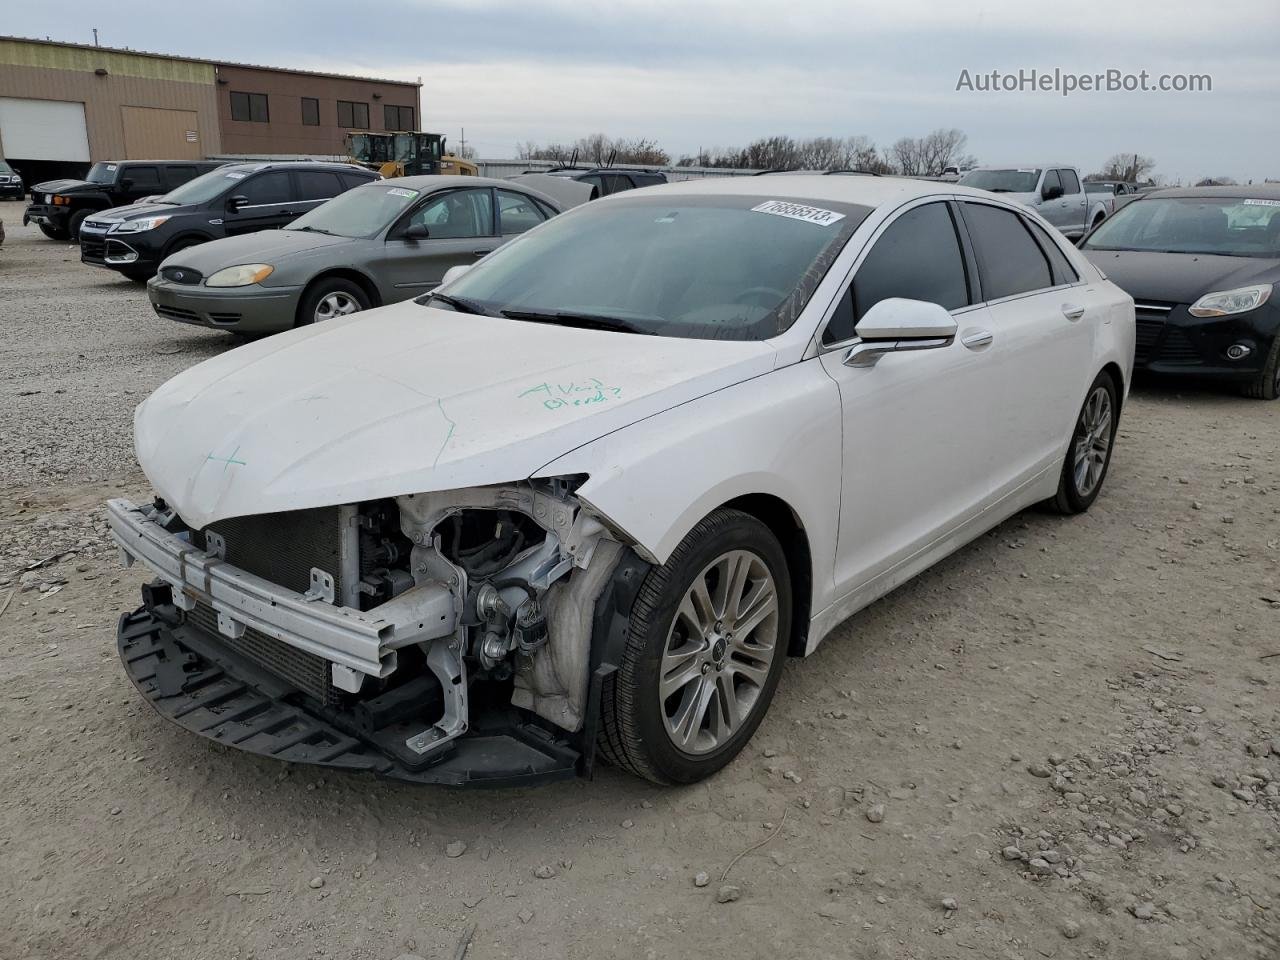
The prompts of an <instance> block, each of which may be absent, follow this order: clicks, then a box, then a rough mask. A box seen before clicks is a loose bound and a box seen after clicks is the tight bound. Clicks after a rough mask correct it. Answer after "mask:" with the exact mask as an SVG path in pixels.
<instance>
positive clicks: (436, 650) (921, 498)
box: [108, 176, 1133, 785]
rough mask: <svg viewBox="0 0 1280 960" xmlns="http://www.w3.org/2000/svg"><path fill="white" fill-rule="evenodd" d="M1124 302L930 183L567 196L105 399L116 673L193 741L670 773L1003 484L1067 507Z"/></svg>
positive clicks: (1095, 471)
mask: <svg viewBox="0 0 1280 960" xmlns="http://www.w3.org/2000/svg"><path fill="white" fill-rule="evenodd" d="M1132 362H1133V301H1132V300H1131V299H1130V298H1129V297H1128V296H1127V295H1126V294H1125V293H1123V292H1122V291H1121V290H1119V289H1118V288H1116V287H1115V286H1113V285H1112V284H1111V283H1109V282H1107V281H1106V280H1105V279H1103V277H1102V275H1101V274H1100V273H1099V272H1098V271H1097V269H1096V268H1094V267H1093V266H1092V265H1091V264H1090V263H1089V262H1088V261H1087V260H1085V259H1084V257H1083V256H1081V254H1080V253H1079V252H1078V251H1077V250H1075V249H1074V248H1073V247H1071V246H1070V245H1069V244H1067V243H1066V242H1065V241H1064V240H1063V238H1062V237H1061V235H1059V234H1058V233H1057V232H1056V231H1054V230H1052V229H1051V228H1050V227H1049V225H1048V224H1047V223H1046V222H1045V221H1044V220H1042V219H1041V218H1040V217H1039V216H1037V215H1036V214H1034V213H1031V212H1030V211H1027V210H1025V209H1024V208H1022V207H1021V206H1020V205H1017V204H1011V203H1009V202H1007V201H1005V200H1003V199H1002V198H1000V197H998V196H994V195H992V194H986V193H981V192H979V191H974V190H967V189H965V188H964V187H957V186H955V185H954V184H946V185H939V184H932V183H925V182H922V181H916V180H906V179H896V178H887V177H886V178H879V177H823V176H812V177H757V178H746V179H734V180H702V181H690V182H686V183H679V184H672V185H669V186H665V187H659V188H656V189H653V190H642V191H633V192H628V193H625V194H619V195H616V196H611V197H606V198H604V199H602V200H599V201H597V202H594V203H587V204H582V205H581V206H578V207H575V208H574V209H573V210H570V211H568V212H567V213H564V214H562V215H561V216H559V217H556V218H555V219H553V220H551V221H550V222H549V223H547V224H545V225H544V226H541V227H539V228H537V229H535V230H531V231H529V232H528V233H526V234H525V235H523V236H521V237H518V238H516V239H515V240H514V241H513V242H511V243H510V244H507V245H506V246H504V247H502V248H501V249H499V250H497V251H495V252H494V253H493V254H491V255H490V256H488V257H486V258H485V259H483V260H482V261H480V263H478V264H477V265H476V266H474V267H472V268H470V269H469V270H466V269H465V268H455V270H454V271H453V275H452V277H451V278H450V279H449V281H448V282H447V283H446V284H445V285H443V286H442V287H441V288H440V289H439V290H438V291H436V292H434V293H433V294H432V295H431V296H429V297H425V298H419V299H418V300H416V301H412V302H405V303H400V304H396V305H393V306H388V307H382V308H380V309H377V310H371V311H369V313H368V314H365V315H363V316H357V317H346V318H340V319H337V320H333V321H330V322H328V323H324V324H318V325H315V326H310V327H306V328H303V329H299V330H293V331H290V332H288V333H285V334H281V335H280V336H278V337H273V338H271V339H270V340H268V341H260V342H258V343H252V344H249V345H247V346H244V347H240V348H238V349H236V350H230V351H227V352H226V353H224V354H222V355H221V356H218V357H215V358H213V359H210V360H207V361H205V362H204V363H201V364H199V365H197V366H195V367H192V368H190V369H189V370H187V371H186V372H184V373H181V374H179V375H178V376H177V377H175V378H174V379H172V380H170V381H169V382H168V383H167V384H165V385H164V386H162V387H161V388H160V389H159V390H157V391H156V392H155V393H154V394H152V395H151V396H150V397H149V398H148V399H147V400H145V401H144V402H143V403H142V404H141V405H140V406H139V407H138V409H137V412H136V415H135V429H136V436H135V448H136V452H137V456H138V460H139V462H140V463H141V465H142V468H143V469H144V470H145V471H146V474H147V476H148V478H149V479H150V481H151V484H152V486H153V487H154V489H155V491H156V494H157V497H158V499H157V500H156V501H155V502H154V503H152V504H146V505H141V506H139V505H135V504H133V503H131V502H129V501H127V500H113V501H111V502H110V503H109V504H108V516H109V522H110V526H111V530H112V533H113V536H114V538H115V541H116V543H117V544H119V546H120V547H121V548H122V550H123V551H124V554H125V556H127V557H128V558H131V559H132V560H136V561H138V562H141V563H142V564H144V565H145V566H147V567H149V568H150V569H152V570H153V571H155V573H156V575H157V577H158V578H159V579H157V580H156V581H154V582H153V583H152V584H151V585H149V586H148V587H146V588H144V591H143V606H142V608H141V609H139V610H137V611H136V612H134V613H131V614H128V615H126V616H124V617H122V618H121V620H120V624H119V628H118V646H119V650H120V654H121V658H122V661H123V663H124V667H125V670H126V671H127V673H128V675H129V677H130V678H131V679H132V681H133V683H134V684H135V685H136V687H137V688H138V690H139V691H140V692H141V693H142V695H143V696H144V697H145V698H146V699H147V700H148V701H149V702H150V703H151V704H152V705H153V706H154V707H155V709H156V710H158V711H159V712H160V713H161V714H162V715H164V716H166V717H168V718H169V719H171V720H173V721H174V722H176V723H178V724H180V725H181V726H183V727H185V728H186V729H188V730H190V731H192V732H195V733H198V734H200V735H202V736H204V737H207V738H210V739H212V740H214V741H215V742H217V743H219V744H222V745H224V746H226V747H234V748H236V749H240V750H246V751H250V752H253V753H258V754H262V755H264V756H269V757H273V758H275V759H277V760H281V761H290V762H293V761H296V762H306V763H315V764H324V765H330V766H334V767H339V768H342V769H347V770H352V769H356V770H368V771H373V772H375V773H378V774H381V775H383V776H388V777H394V778H399V779H403V780H409V781H415V782H435V783H450V784H473V785H474V784H487V785H494V784H499V783H506V784H513V783H534V782H537V781H539V780H547V779H552V778H556V777H563V776H571V775H573V774H574V773H575V772H576V773H581V774H587V773H589V772H590V771H591V769H592V764H593V762H594V758H595V757H596V755H597V751H598V752H599V754H600V755H603V756H604V757H606V758H608V760H609V761H610V762H611V763H613V764H615V765H617V766H619V767H621V768H622V769H624V770H628V771H630V772H632V773H634V774H637V775H639V776H642V777H646V778H649V779H651V780H654V781H656V782H660V783H687V782H691V781H695V780H698V779H699V778H702V777H706V776H708V775H709V774H711V773H713V772H714V771H716V770H717V769H719V768H720V767H722V766H723V765H724V764H726V763H727V762H728V761H729V760H730V759H731V758H732V757H733V756H734V755H735V754H736V753H737V752H738V751H739V750H741V749H742V747H743V745H744V744H745V743H746V742H747V741H748V740H749V739H750V737H751V735H752V733H753V732H754V731H755V729H756V727H757V725H758V724H759V723H760V721H761V719H762V718H763V717H764V714H765V711H766V710H767V708H768V706H769V703H770V700H771V699H772V698H773V695H774V690H775V688H776V687H777V685H778V682H779V679H780V677H781V675H782V667H783V661H784V660H785V659H786V658H787V657H788V656H793V655H794V656H801V655H804V654H807V653H810V652H812V651H813V650H814V649H815V648H816V647H817V646H818V644H819V642H820V641H821V640H822V639H823V637H824V636H826V635H827V634H828V633H829V632H830V631H831V630H832V629H833V628H834V627H835V626H836V625H837V624H839V623H840V622H841V621H843V620H844V619H846V618H847V617H849V616H850V615H851V614H852V613H854V612H855V611H856V610H858V609H859V608H861V607H863V606H865V605H866V604H868V603H870V602H872V601H873V600H874V599H876V598H877V597H879V596H881V595H883V594H885V593H887V592H889V591H890V590H892V589H893V588H894V587H895V586H897V585H898V584H901V583H902V582H904V581H906V580H908V579H909V578H911V577H912V576H914V575H915V574H917V573H919V572H920V571H922V570H924V569H926V568H927V567H928V566H930V565H931V564H932V563H934V562H936V561H937V560H939V559H940V558H942V557H944V556H946V555H947V554H949V553H950V552H951V551H953V550H955V549H956V548H957V547H959V546H960V545H962V544H964V543H965V542H967V541H969V540H972V539H973V538H974V537H977V536H979V535H980V534H982V533H983V531H985V530H988V529H989V528H991V527H993V526H995V525H996V524H997V523H999V522H1001V521H1002V520H1004V519H1005V518H1006V517H1008V516H1010V515H1011V514H1013V513H1015V512H1017V511H1019V510H1021V509H1022V508H1024V507H1027V506H1029V505H1031V504H1034V503H1037V502H1040V501H1047V502H1049V503H1051V504H1052V505H1053V506H1054V507H1055V508H1056V509H1058V510H1059V511H1062V512H1064V513H1078V512H1081V511H1084V510H1087V509H1088V508H1089V507H1090V505H1091V504H1093V503H1094V501H1095V499H1096V498H1097V496H1098V493H1099V490H1100V489H1101V487H1102V484H1103V482H1104V479H1105V477H1106V473H1107V467H1108V464H1109V462H1110V456H1111V451H1112V445H1113V441H1114V439H1115V437H1116V426H1117V423H1118V417H1119V415H1120V411H1121V409H1122V405H1123V403H1124V400H1125V397H1126V393H1127V388H1128V378H1129V370H1130V367H1131V365H1132Z"/></svg>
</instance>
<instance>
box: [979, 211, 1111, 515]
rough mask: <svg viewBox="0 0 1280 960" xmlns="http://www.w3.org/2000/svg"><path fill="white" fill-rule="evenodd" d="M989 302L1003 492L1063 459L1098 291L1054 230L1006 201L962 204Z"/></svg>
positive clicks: (992, 414)
mask: <svg viewBox="0 0 1280 960" xmlns="http://www.w3.org/2000/svg"><path fill="white" fill-rule="evenodd" d="M959 206H960V211H961V214H962V219H963V223H964V226H965V227H966V228H967V232H968V235H969V238H970V240H971V242H972V245H973V248H974V252H975V255H976V257H977V262H978V269H979V278H980V287H981V296H982V299H983V300H984V301H985V303H986V309H987V314H988V318H989V323H990V328H989V329H990V333H991V342H990V344H989V346H987V347H986V348H984V349H985V350H986V352H987V353H988V354H989V360H990V364H989V366H990V370H989V373H990V375H991V376H992V377H993V380H992V386H993V389H994V391H995V392H994V394H993V399H994V401H995V402H994V403H993V405H992V407H991V410H990V411H989V413H988V427H989V430H990V431H991V434H992V436H993V439H994V441H995V442H994V445H993V450H992V455H993V463H992V474H993V479H994V478H995V477H997V476H998V478H999V482H998V484H997V485H996V486H995V487H994V488H993V494H994V495H997V496H998V495H1001V494H1003V493H1005V492H1007V491H1008V490H1010V489H1012V488H1013V487H1016V486H1017V485H1019V484H1021V483H1023V482H1026V481H1027V480H1030V479H1031V478H1032V477H1034V476H1035V475H1036V474H1037V473H1039V471H1041V470H1043V469H1045V468H1046V467H1049V466H1054V465H1056V464H1057V463H1058V462H1060V460H1061V456H1062V452H1063V450H1064V449H1065V447H1064V444H1065V443H1066V441H1067V438H1068V437H1069V436H1070V431H1071V427H1072V425H1073V424H1074V422H1075V416H1076V413H1077V411H1078V410H1079V408H1080V403H1081V402H1082V400H1083V398H1084V391H1085V389H1086V388H1087V387H1088V385H1089V382H1090V380H1091V379H1092V377H1093V372H1092V371H1090V370H1089V364H1090V362H1091V357H1092V355H1093V354H1092V326H1093V324H1094V323H1096V322H1097V319H1098V317H1097V313H1098V311H1097V310H1096V309H1094V310H1093V315H1091V314H1090V307H1091V306H1094V303H1093V301H1094V296H1093V295H1092V294H1091V293H1089V292H1088V290H1087V289H1086V287H1087V284H1085V283H1083V282H1082V281H1081V279H1080V277H1079V276H1078V275H1077V274H1076V272H1075V269H1074V268H1073V267H1072V266H1071V263H1070V261H1068V260H1067V258H1066V256H1065V254H1063V253H1062V250H1061V248H1060V247H1059V246H1058V242H1059V241H1058V239H1055V238H1054V236H1053V235H1051V234H1050V232H1049V231H1046V230H1044V229H1043V228H1042V227H1040V226H1039V225H1037V224H1035V223H1034V222H1033V221H1031V220H1030V219H1029V218H1026V217H1023V216H1022V215H1021V214H1019V213H1015V212H1014V211H1013V210H1010V209H1008V208H1007V207H1000V206H997V205H994V204H990V203H985V202H983V201H980V200H971V199H967V198H966V199H965V200H964V201H963V202H961V203H960V205H959Z"/></svg>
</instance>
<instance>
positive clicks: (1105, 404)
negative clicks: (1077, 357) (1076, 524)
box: [1048, 373, 1120, 513]
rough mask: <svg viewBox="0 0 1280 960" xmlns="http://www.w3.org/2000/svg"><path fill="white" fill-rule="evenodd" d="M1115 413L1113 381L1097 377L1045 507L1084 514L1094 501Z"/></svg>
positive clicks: (1105, 466) (1103, 475) (1116, 417)
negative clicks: (1050, 497)
mask: <svg viewBox="0 0 1280 960" xmlns="http://www.w3.org/2000/svg"><path fill="white" fill-rule="evenodd" d="M1119 411H1120V404H1119V396H1118V395H1117V393H1116V384H1115V381H1114V380H1112V379H1111V376H1110V375H1109V374H1107V373H1099V374H1098V376H1097V378H1096V379H1095V380H1094V381H1093V385H1092V386H1090V387H1089V393H1088V396H1086V397H1085V401H1084V406H1083V407H1081V408H1080V415H1079V416H1078V417H1077V418H1076V427H1075V430H1074V431H1073V432H1072V434H1071V446H1070V447H1069V448H1068V449H1067V458H1066V462H1064V463H1063V465H1062V475H1061V476H1060V477H1059V479H1058V492H1057V494H1056V495H1055V496H1054V498H1053V499H1052V500H1050V501H1048V506H1050V507H1052V508H1053V509H1054V510H1056V511H1057V512H1059V513H1084V511H1086V510H1088V509H1089V507H1091V506H1092V505H1093V501H1095V500H1097V499H1098V494H1099V493H1100V492H1101V491H1102V483H1103V481H1104V480H1106V478H1107V469H1108V467H1110V466H1111V450H1112V448H1113V446H1114V442H1115V436H1116V423H1117V422H1118V420H1119Z"/></svg>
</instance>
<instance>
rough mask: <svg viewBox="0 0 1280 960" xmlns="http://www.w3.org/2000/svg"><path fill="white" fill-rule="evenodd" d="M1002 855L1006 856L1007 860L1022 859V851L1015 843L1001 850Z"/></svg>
mask: <svg viewBox="0 0 1280 960" xmlns="http://www.w3.org/2000/svg"><path fill="white" fill-rule="evenodd" d="M1000 856H1002V857H1004V858H1005V859H1006V860H1021V859H1022V851H1021V850H1019V849H1018V848H1017V847H1015V846H1014V845H1013V844H1009V846H1007V847H1005V848H1004V849H1003V850H1001V851H1000Z"/></svg>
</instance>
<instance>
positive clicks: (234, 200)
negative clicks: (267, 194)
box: [227, 193, 249, 213]
mask: <svg viewBox="0 0 1280 960" xmlns="http://www.w3.org/2000/svg"><path fill="white" fill-rule="evenodd" d="M248 203H249V198H248V197H246V196H245V195H244V194H241V193H237V194H236V195H235V196H234V197H230V198H228V200H227V209H228V210H230V211H231V212H232V213H235V212H236V211H237V210H239V209H240V208H241V207H243V206H247V205H248Z"/></svg>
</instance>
